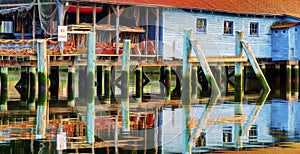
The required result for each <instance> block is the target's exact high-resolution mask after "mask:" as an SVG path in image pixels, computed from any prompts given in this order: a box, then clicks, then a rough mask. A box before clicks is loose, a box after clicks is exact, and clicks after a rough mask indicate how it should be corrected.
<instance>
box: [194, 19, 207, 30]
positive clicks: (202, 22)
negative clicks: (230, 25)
mask: <svg viewBox="0 0 300 154" xmlns="http://www.w3.org/2000/svg"><path fill="white" fill-rule="evenodd" d="M196 29H197V32H206V19H202V18H197V23H196Z"/></svg>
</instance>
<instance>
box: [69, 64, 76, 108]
mask: <svg viewBox="0 0 300 154" xmlns="http://www.w3.org/2000/svg"><path fill="white" fill-rule="evenodd" d="M74 81H75V67H74V66H71V67H69V68H68V87H67V88H68V96H67V97H68V106H69V107H72V108H73V107H75V84H74Z"/></svg>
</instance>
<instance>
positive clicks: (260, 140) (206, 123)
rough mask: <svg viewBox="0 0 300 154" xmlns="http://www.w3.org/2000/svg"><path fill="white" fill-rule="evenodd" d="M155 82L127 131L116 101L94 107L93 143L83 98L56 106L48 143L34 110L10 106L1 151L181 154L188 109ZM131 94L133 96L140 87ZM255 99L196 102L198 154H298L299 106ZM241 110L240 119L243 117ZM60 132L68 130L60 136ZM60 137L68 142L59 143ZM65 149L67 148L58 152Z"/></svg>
mask: <svg viewBox="0 0 300 154" xmlns="http://www.w3.org/2000/svg"><path fill="white" fill-rule="evenodd" d="M66 76H67V73H66V72H61V83H60V96H64V95H66V86H67V81H66ZM156 78H157V76H155V77H153V78H152V79H153V80H155V82H152V83H151V84H150V85H148V86H147V87H145V92H146V93H148V94H149V98H148V99H147V100H146V102H144V103H143V104H132V105H131V109H130V121H131V122H130V126H131V131H130V132H129V133H124V132H123V130H122V117H121V116H120V115H121V110H120V107H119V105H118V103H115V104H114V103H113V104H112V106H110V107H108V105H106V104H103V103H101V102H96V119H95V141H96V142H95V143H94V144H93V145H91V144H88V143H87V142H86V140H85V139H86V134H85V120H86V107H85V103H84V102H82V100H80V99H78V100H76V105H77V107H76V108H75V109H74V110H72V109H69V108H68V107H66V102H65V101H60V102H51V103H52V104H50V110H49V113H50V114H49V119H50V120H49V125H48V126H47V138H46V139H37V137H36V136H34V132H35V112H34V111H29V110H24V109H21V108H20V107H19V105H18V102H10V104H9V109H10V111H9V112H7V111H2V112H1V114H0V116H1V117H0V118H1V120H0V121H1V129H0V153H3V154H6V153H16V154H22V153H26V154H29V153H45V154H47V153H116V152H118V153H182V144H183V143H182V137H183V135H184V133H182V132H183V129H182V116H183V109H182V108H181V105H180V103H178V102H176V101H171V102H164V101H158V100H157V99H155V98H156V93H157V92H158V91H159V88H157V87H158V86H159V85H160V84H159V82H156V81H158V79H156ZM10 79H11V82H10V97H11V98H16V100H17V99H18V97H19V96H18V94H17V93H16V91H15V90H14V89H13V87H14V85H15V82H17V80H18V79H19V75H18V73H10ZM76 81H77V79H76ZM173 81H175V80H173ZM173 81H172V85H173V84H174V83H173ZM132 83H134V81H132ZM76 86H77V84H76ZM130 89H131V92H132V93H133V92H134V86H132V87H130ZM116 93H117V94H118V93H119V91H118V90H117V92H116ZM76 96H78V93H76ZM253 96H258V94H254V95H251V97H250V95H249V96H248V95H246V96H245V99H244V100H243V103H242V104H239V105H237V104H234V103H233V102H231V101H227V100H226V101H225V99H221V100H220V101H218V103H217V104H216V105H214V106H212V107H210V108H209V109H208V108H207V107H206V105H205V102H206V101H205V100H202V101H201V102H199V103H197V102H196V103H193V105H191V112H190V116H191V123H190V125H189V126H190V128H191V142H190V144H191V145H192V147H193V148H192V151H193V153H234V152H237V153H247V152H251V153H271V152H276V153H297V152H300V148H299V146H300V144H299V142H300V118H298V117H300V110H299V109H300V103H299V102H298V100H297V99H295V100H293V101H286V100H284V99H278V98H276V99H275V98H270V97H269V98H268V100H267V101H266V102H265V103H264V104H263V105H256V104H255V103H256V100H255V99H252V98H256V97H253ZM61 98H62V99H63V98H64V97H61ZM224 98H225V97H224ZM117 100H118V99H117ZM237 110H240V111H242V114H237V113H236V111H237ZM59 118H62V121H61V123H60V124H61V125H60V124H59ZM116 119H118V120H116ZM117 121H118V122H117ZM58 127H59V128H61V129H60V130H62V132H58V130H59V129H58ZM61 136H62V138H64V139H63V140H60V139H59V138H60V137H61ZM58 140H59V141H58ZM59 146H66V148H67V149H64V150H58V149H59V148H61V147H59Z"/></svg>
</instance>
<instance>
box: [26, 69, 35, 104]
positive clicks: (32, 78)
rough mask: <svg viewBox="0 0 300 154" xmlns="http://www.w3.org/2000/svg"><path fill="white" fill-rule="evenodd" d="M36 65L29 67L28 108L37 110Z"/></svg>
mask: <svg viewBox="0 0 300 154" xmlns="http://www.w3.org/2000/svg"><path fill="white" fill-rule="evenodd" d="M36 82H37V81H36V67H29V98H28V109H29V110H35V106H36V105H35V99H36V98H35V97H36V89H37V88H36V87H37V83H36Z"/></svg>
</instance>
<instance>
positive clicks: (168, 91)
mask: <svg viewBox="0 0 300 154" xmlns="http://www.w3.org/2000/svg"><path fill="white" fill-rule="evenodd" d="M165 87H166V89H165V92H166V96H165V100H166V101H169V100H171V67H170V66H166V67H165Z"/></svg>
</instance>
